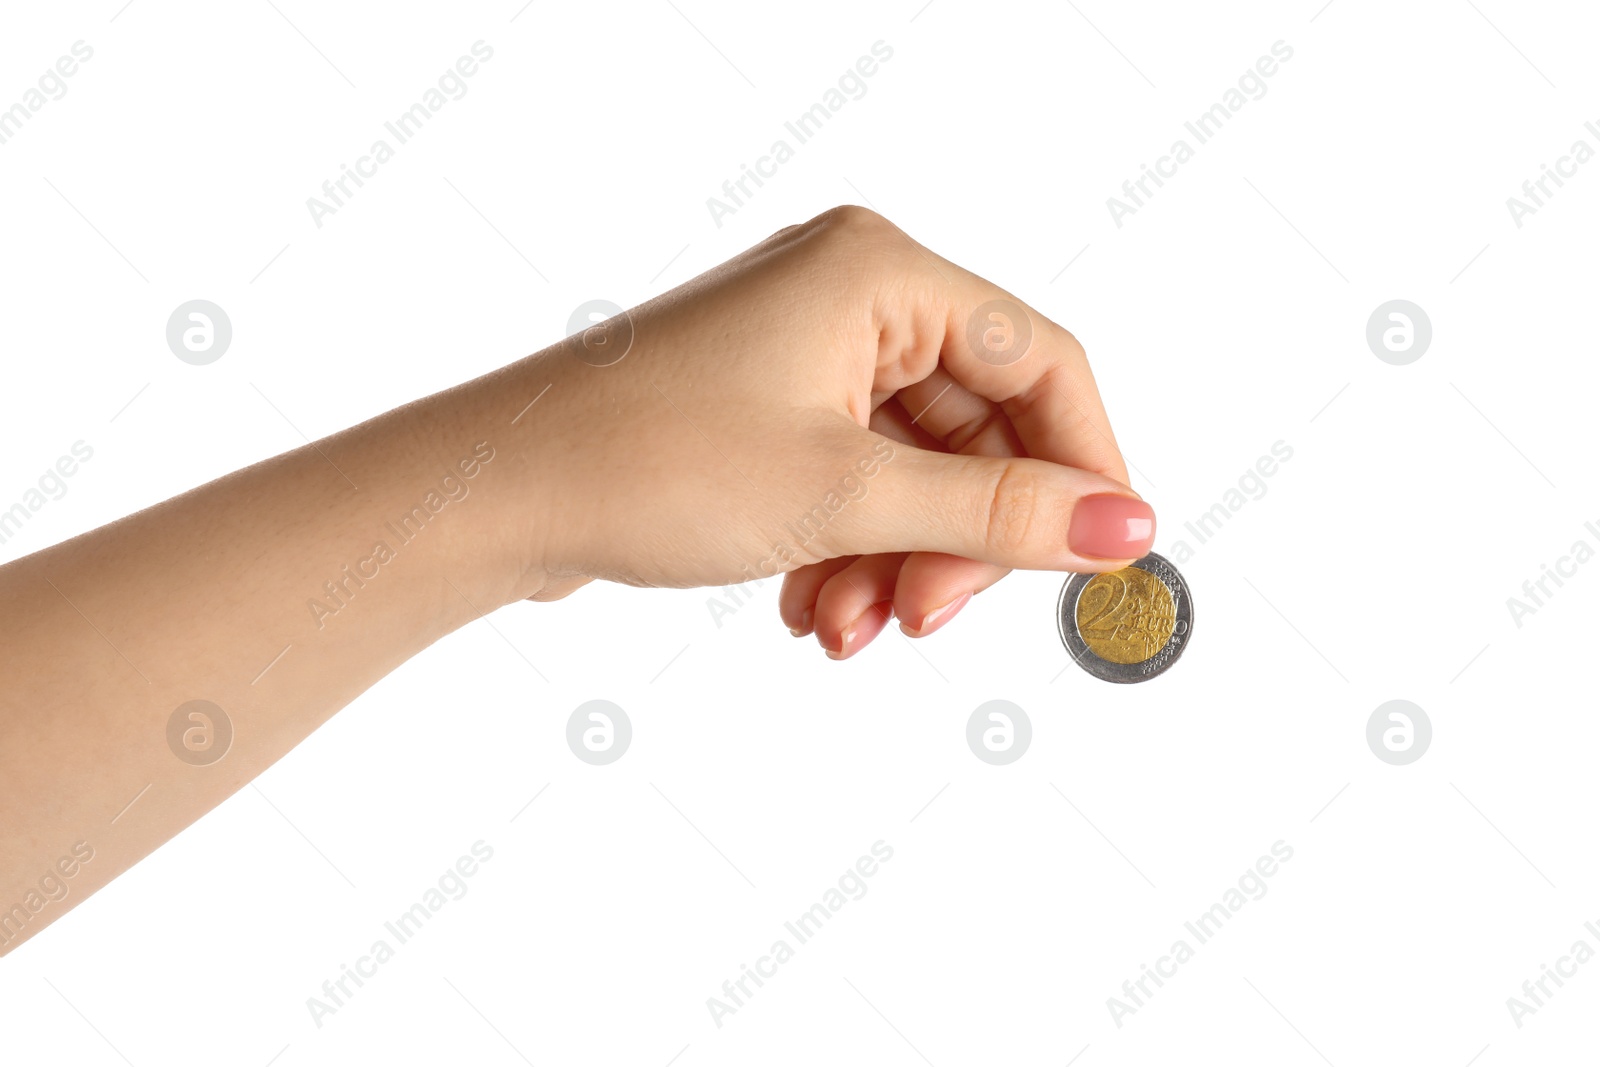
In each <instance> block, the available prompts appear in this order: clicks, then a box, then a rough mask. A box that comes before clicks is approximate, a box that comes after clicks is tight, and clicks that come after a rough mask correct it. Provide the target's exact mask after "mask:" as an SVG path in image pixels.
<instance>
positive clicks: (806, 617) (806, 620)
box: [789, 608, 813, 637]
mask: <svg viewBox="0 0 1600 1067" xmlns="http://www.w3.org/2000/svg"><path fill="white" fill-rule="evenodd" d="M812 618H813V616H812V614H811V609H810V608H807V609H806V610H805V613H804V614H802V615H801V616H800V625H799V626H791V627H789V632H790V633H791V634H793V635H794V636H796V637H804V636H805V635H806V634H808V633H810V632H811V620H812Z"/></svg>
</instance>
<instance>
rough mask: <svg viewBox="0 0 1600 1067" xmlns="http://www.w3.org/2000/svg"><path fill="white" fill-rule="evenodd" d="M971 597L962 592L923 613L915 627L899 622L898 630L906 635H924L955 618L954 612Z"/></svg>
mask: <svg viewBox="0 0 1600 1067" xmlns="http://www.w3.org/2000/svg"><path fill="white" fill-rule="evenodd" d="M971 599H972V594H971V593H963V594H962V595H960V596H958V597H956V599H954V600H952V601H950V603H948V604H946V605H945V606H944V607H942V608H934V609H933V610H932V611H930V612H928V614H926V615H924V616H923V617H922V625H920V626H918V627H917V628H916V629H912V628H911V627H909V626H907V625H906V624H905V623H901V624H900V631H901V632H902V633H904V634H905V635H906V636H907V637H926V636H928V635H929V634H931V633H933V631H935V630H937V629H938V628H939V627H941V626H943V625H944V624H945V623H947V622H949V621H950V620H951V619H953V618H955V614H956V612H958V611H960V610H961V609H962V608H964V607H966V604H967V601H969V600H971Z"/></svg>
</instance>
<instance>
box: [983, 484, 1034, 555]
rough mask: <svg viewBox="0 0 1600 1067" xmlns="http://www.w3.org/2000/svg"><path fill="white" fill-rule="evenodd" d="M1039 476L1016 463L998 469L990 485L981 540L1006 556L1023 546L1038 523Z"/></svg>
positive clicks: (1027, 542) (1026, 543)
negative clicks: (986, 519) (986, 518)
mask: <svg viewBox="0 0 1600 1067" xmlns="http://www.w3.org/2000/svg"><path fill="white" fill-rule="evenodd" d="M1042 488H1043V487H1042V486H1041V485H1040V482H1039V477H1038V476H1037V475H1036V474H1034V473H1032V472H1031V471H1029V470H1028V469H1027V468H1025V467H1023V466H1021V465H1020V464H1017V463H1007V464H1005V465H1004V466H1002V467H1001V468H1000V473H999V474H998V475H997V476H996V477H995V480H994V484H993V485H992V486H991V487H990V488H989V515H988V524H987V526H986V527H985V533H984V541H985V543H986V544H987V545H988V547H989V548H990V549H992V550H994V551H995V552H996V553H998V554H1000V555H1002V556H1006V555H1011V554H1014V553H1017V552H1019V551H1021V550H1022V549H1023V548H1025V547H1026V546H1027V545H1028V544H1029V542H1030V540H1031V539H1032V536H1033V531H1034V529H1035V527H1036V526H1037V525H1038V522H1039V518H1040V507H1041V501H1042V499H1043V495H1044V494H1043V492H1042Z"/></svg>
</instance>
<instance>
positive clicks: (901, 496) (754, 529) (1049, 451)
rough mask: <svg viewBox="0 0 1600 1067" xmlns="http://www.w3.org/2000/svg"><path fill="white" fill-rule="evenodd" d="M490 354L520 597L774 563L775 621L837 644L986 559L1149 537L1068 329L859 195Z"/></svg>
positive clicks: (730, 574) (733, 579) (701, 577)
mask: <svg viewBox="0 0 1600 1067" xmlns="http://www.w3.org/2000/svg"><path fill="white" fill-rule="evenodd" d="M613 361H614V362H613ZM602 364H603V365H602ZM502 373H507V374H511V375H513V376H514V377H515V379H516V384H515V386H514V388H513V389H512V390H511V393H512V396H511V397H508V400H507V403H510V402H511V400H512V399H515V398H517V397H522V396H532V395H534V394H535V393H537V392H539V391H540V390H541V389H543V388H544V386H545V385H548V386H549V388H548V392H547V393H545V394H543V395H542V396H541V399H540V400H539V402H538V403H537V405H536V406H535V407H533V408H531V409H530V410H529V411H528V412H527V414H526V415H525V416H524V417H523V418H521V419H520V420H519V426H521V428H522V432H523V433H524V434H526V435H527V436H528V438H529V445H530V448H529V450H530V452H533V451H537V453H538V456H539V459H538V467H537V469H536V470H534V471H530V472H527V475H526V476H527V477H528V478H530V479H531V480H532V481H533V482H534V483H535V484H536V485H537V487H538V488H537V490H536V491H535V492H534V493H533V494H531V495H530V496H529V498H528V507H527V508H526V509H525V511H524V513H523V514H522V516H521V518H520V520H519V522H520V524H521V527H520V528H521V531H522V533H523V534H524V540H523V543H525V544H526V545H528V546H530V551H529V555H528V558H526V559H525V561H524V577H523V579H522V582H521V583H520V584H519V585H518V587H517V591H518V593H519V594H520V595H523V596H528V597H531V598H533V599H551V598H553V597H555V596H561V595H565V594H566V593H568V592H570V591H571V590H572V589H573V588H575V587H576V586H578V585H581V584H582V583H583V582H584V581H586V580H588V579H591V578H606V579H611V580H613V581H619V582H625V583H629V584H634V585H649V586H697V585H726V584H733V583H739V582H745V581H749V580H752V579H756V578H765V577H769V576H772V575H775V574H779V573H782V574H784V575H785V579H784V587H783V592H782V596H781V598H780V611H781V613H782V615H783V619H784V622H785V623H786V624H787V625H788V626H789V627H790V629H791V630H792V632H794V633H795V635H796V636H803V635H805V634H807V633H812V632H814V633H815V634H816V635H817V639H818V641H819V642H820V643H821V644H822V646H823V647H824V648H825V649H827V650H828V654H829V655H831V656H834V657H835V658H840V659H842V658H845V657H848V656H850V655H852V654H854V653H855V652H857V651H859V650H860V649H861V648H862V647H863V646H865V645H866V644H867V643H868V642H869V641H871V640H872V638H873V637H874V636H876V635H877V633H878V632H879V631H880V630H881V629H882V627H883V626H884V624H885V623H886V622H887V621H888V619H889V617H890V611H891V610H892V612H893V614H894V616H895V617H897V618H899V619H900V620H901V626H902V628H903V629H904V630H905V631H906V632H907V633H908V634H910V635H912V636H922V635H925V634H928V633H931V632H933V631H934V630H936V629H938V628H939V627H940V626H942V625H944V624H945V623H947V622H948V621H949V620H950V618H951V617H952V616H953V615H954V614H955V613H956V612H957V611H959V610H960V608H961V607H962V605H964V604H965V603H966V601H967V599H969V598H970V597H971V596H972V595H973V594H974V593H978V592H982V591H983V590H984V589H987V588H988V587H989V586H991V585H993V584H994V583H995V582H996V581H998V580H999V579H1000V578H1001V577H1003V576H1004V575H1005V573H1006V571H1007V570H1008V569H1009V568H1012V567H1025V568H1033V569H1045V570H1071V571H1103V570H1111V569H1115V568H1117V567H1120V566H1122V565H1124V564H1126V563H1127V562H1129V561H1130V560H1133V559H1136V558H1138V557H1140V556H1142V555H1144V554H1145V553H1146V552H1147V551H1148V550H1149V549H1150V546H1151V542H1152V539H1153V535H1154V514H1153V512H1152V511H1151V509H1150V507H1149V505H1147V504H1145V503H1144V502H1143V501H1142V500H1140V499H1139V497H1138V496H1137V494H1135V493H1134V492H1133V491H1132V490H1131V489H1129V488H1128V486H1127V480H1128V476H1127V469H1126V467H1125V466H1124V464H1123V460H1122V456H1121V453H1120V452H1119V451H1118V449H1117V445H1116V440H1115V438H1114V437H1113V435H1112V432H1111V427H1110V425H1109V423H1108V422H1107V419H1106V414H1105V409H1104V407H1103V406H1102V405H1101V401H1100V396H1099V393H1098V391H1097V390H1096V388H1095V383H1094V378H1093V376H1092V375H1091V373H1090V371H1089V365H1088V363H1087V361H1086V360H1085V358H1084V353H1083V349H1082V348H1081V347H1080V346H1079V345H1078V342H1077V341H1076V340H1075V339H1074V338H1073V336H1072V335H1071V334H1070V333H1068V332H1067V331H1066V330H1064V329H1062V328H1061V327H1060V326H1058V325H1056V324H1055V323H1053V322H1051V321H1050V320H1049V319H1047V318H1045V317H1044V316H1043V315H1041V314H1039V313H1038V312H1036V311H1033V310H1032V309H1030V308H1026V307H1025V306H1024V305H1023V304H1022V303H1021V302H1020V301H1018V300H1016V299H1015V298H1013V297H1011V296H1010V295H1009V294H1007V293H1005V292H1004V291H1002V290H1000V289H998V288H996V287H995V286H993V285H991V284H990V283H988V282H986V281H984V280H983V279H981V278H979V277H977V276H975V275H973V274H971V273H969V272H967V271H965V270H962V269H961V268H960V267H957V266H955V265H954V264H952V263H950V262H949V261H947V260H945V259H942V258H940V257H939V256H937V255H935V254H934V253H933V252H931V251H929V250H928V249H926V248H923V247H922V246H921V245H918V244H917V243H916V242H915V241H913V240H912V239H911V238H910V237H908V236H907V235H906V234H905V233H903V232H901V231H900V230H899V229H898V228H896V227H895V226H894V225H892V224H891V223H889V222H887V221H886V220H884V219H883V218H881V217H880V216H878V215H876V214H874V213H873V212H871V211H867V210H865V209H863V208H857V207H841V208H835V209H833V210H831V211H828V212H826V213H824V214H822V215H820V216H818V217H817V218H815V219H813V220H811V221H810V222H808V223H805V224H803V225H799V226H791V227H789V228H787V229H784V230H781V231H779V232H778V233H776V234H774V235H773V236H772V237H770V238H768V239H767V240H766V241H764V242H762V243H761V244H759V245H757V246H756V247H754V248H752V249H750V250H749V251H747V252H745V253H743V254H742V255H740V256H738V257H736V258H734V259H733V260H730V261H729V262H727V263H725V264H723V265H722V266H720V267H717V268H716V269H714V270H712V271H710V272H708V273H706V274H704V275H702V276H701V277H699V278H696V279H694V280H693V281H690V282H688V283H686V284H685V285H683V286H680V287H679V288H677V289H675V290H673V291H671V292H669V293H666V294H664V295H662V296H660V297H657V298H655V299H653V300H650V301H648V302H646V303H645V304H642V305H640V306H639V307H637V308H635V309H633V310H632V311H631V312H628V313H626V314H624V315H620V316H617V317H615V318H614V319H612V320H610V321H608V322H607V323H604V324H601V325H598V326H596V327H594V328H592V329H591V330H589V331H588V332H587V333H585V334H583V335H579V336H575V337H572V338H568V339H567V340H566V341H565V342H563V343H562V344H559V345H557V346H554V347H553V348H551V349H549V350H547V351H546V352H543V353H540V354H539V355H537V356H535V357H532V358H531V359H530V360H527V361H524V363H522V364H518V365H516V366H515V367H513V368H507V371H506V372H502ZM492 377H495V376H492ZM517 403H518V404H519V405H520V403H521V400H517Z"/></svg>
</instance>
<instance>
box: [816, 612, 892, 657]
mask: <svg viewBox="0 0 1600 1067" xmlns="http://www.w3.org/2000/svg"><path fill="white" fill-rule="evenodd" d="M892 614H893V610H892V605H891V604H889V603H888V602H885V603H882V604H874V605H872V607H870V608H868V609H867V610H866V611H863V612H862V613H861V614H860V615H858V616H857V617H856V619H855V621H854V622H852V623H851V624H850V625H849V626H846V627H845V628H844V633H843V634H842V635H841V637H840V646H839V647H838V648H829V647H828V646H827V644H826V643H823V645H822V648H823V651H824V652H826V653H827V654H828V658H829V659H849V658H850V657H851V656H853V655H855V654H856V652H858V651H859V650H860V649H861V648H862V647H863V646H865V645H866V643H867V642H868V641H871V640H872V639H873V638H874V637H877V636H878V633H879V631H881V630H882V629H883V628H884V626H885V625H887V624H888V622H889V619H890V617H891V615H892ZM817 640H818V641H821V640H822V639H821V637H820V636H819V637H818V638H817Z"/></svg>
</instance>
